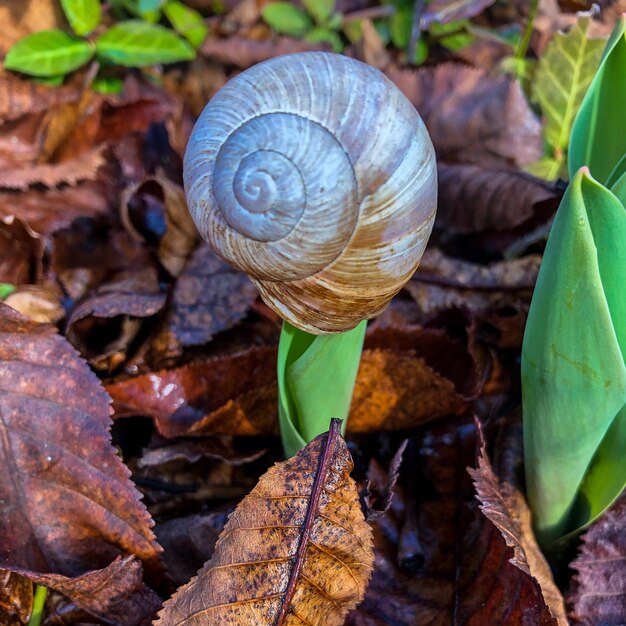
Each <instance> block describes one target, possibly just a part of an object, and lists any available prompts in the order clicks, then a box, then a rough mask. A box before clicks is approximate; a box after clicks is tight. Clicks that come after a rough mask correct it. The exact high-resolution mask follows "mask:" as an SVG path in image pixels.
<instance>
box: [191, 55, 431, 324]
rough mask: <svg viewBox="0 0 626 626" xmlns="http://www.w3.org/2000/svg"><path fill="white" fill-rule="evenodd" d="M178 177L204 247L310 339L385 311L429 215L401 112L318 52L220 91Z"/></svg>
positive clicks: (420, 134)
mask: <svg viewBox="0 0 626 626" xmlns="http://www.w3.org/2000/svg"><path fill="white" fill-rule="evenodd" d="M184 179H185V191H186V194H187V202H188V205H189V209H190V212H191V215H192V217H193V218H194V221H195V222H196V225H197V226H198V230H199V231H200V234H201V235H202V236H203V237H204V239H205V240H206V241H208V243H209V244H210V246H211V247H212V248H213V249H214V250H215V251H216V252H217V254H219V255H220V256H221V257H222V258H224V259H225V260H226V261H228V262H229V263H231V264H232V265H234V266H235V267H237V268H239V269H241V270H243V271H245V272H247V273H248V274H249V275H250V277H251V278H252V280H253V282H254V283H255V284H256V285H257V287H258V288H259V291H260V293H261V296H262V297H263V299H264V300H265V302H266V303H267V304H268V305H269V306H270V307H271V308H273V309H274V310H276V311H277V312H278V313H279V314H280V315H281V316H282V317H283V318H284V319H286V320H287V321H289V322H291V323H292V324H293V325H295V326H297V327H299V328H301V329H303V330H307V331H308V332H314V333H320V332H339V331H343V330H347V329H349V328H352V327H354V326H355V325H356V324H358V322H359V321H360V320H362V319H365V318H368V317H372V316H374V315H376V314H378V313H379V312H380V311H381V310H382V309H383V308H384V307H385V306H386V304H387V303H388V302H389V300H390V299H391V298H392V297H393V295H394V294H395V293H397V292H398V291H399V289H400V288H401V287H402V286H403V285H404V283H406V281H407V280H408V279H409V278H410V276H411V275H412V273H413V272H414V271H415V268H416V267H417V265H418V263H419V259H420V258H421V255H422V253H423V250H424V247H425V246H426V241H427V239H428V236H429V234H430V231H431V228H432V223H433V220H434V214H435V207H436V165H435V157H434V151H433V147H432V144H431V142H430V139H429V137H428V133H427V131H426V129H425V127H424V124H423V122H422V120H421V119H420V117H419V115H418V114H417V112H416V111H415V109H414V108H413V106H412V105H411V104H410V102H409V101H408V100H407V99H406V98H405V97H404V95H403V94H402V93H401V92H400V91H399V90H398V89H397V88H396V87H395V85H393V83H391V82H390V81H389V80H388V79H387V78H385V77H384V76H383V74H381V73H380V72H379V71H378V70H375V69H374V68H371V67H369V66H367V65H365V64H363V63H360V62H359V61H355V60H352V59H349V58H347V57H344V56H341V55H335V54H330V53H323V52H306V53H299V54H292V55H286V56H283V57H276V58H274V59H272V60H270V61H266V62H264V63H261V64H259V65H256V66H254V67H252V68H250V69H249V70H247V71H245V72H243V73H242V74H240V75H239V76H237V77H236V78H234V79H233V80H231V81H230V82H229V83H228V84H227V85H226V86H225V87H224V88H223V89H222V90H220V91H219V92H218V93H217V95H216V96H215V97H214V98H213V99H212V100H211V101H210V103H209V104H208V105H207V107H206V108H205V109H204V111H203V112H202V114H201V116H200V118H199V120H198V122H197V123H196V126H195V127H194V130H193V133H192V136H191V138H190V141H189V145H188V147H187V152H186V154H185V167H184Z"/></svg>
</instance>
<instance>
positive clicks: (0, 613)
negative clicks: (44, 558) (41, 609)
mask: <svg viewBox="0 0 626 626" xmlns="http://www.w3.org/2000/svg"><path fill="white" fill-rule="evenodd" d="M32 608H33V584H32V583H31V582H30V580H28V579H27V578H24V577H23V576H20V575H19V574H14V573H13V572H8V571H6V570H0V623H1V624H3V625H4V626H26V624H28V619H29V617H30V613H31V611H32Z"/></svg>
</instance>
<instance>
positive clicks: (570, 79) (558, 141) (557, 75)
mask: <svg viewBox="0 0 626 626" xmlns="http://www.w3.org/2000/svg"><path fill="white" fill-rule="evenodd" d="M588 26H589V18H588V17H581V18H579V19H578V21H577V22H576V24H575V26H574V27H573V28H572V29H571V30H570V31H569V32H568V33H566V34H564V33H556V34H555V35H554V37H553V39H552V41H551V42H550V43H549V44H548V47H547V48H546V51H545V53H544V55H543V56H542V57H541V59H540V60H539V63H538V64H537V71H536V73H535V78H534V80H533V81H532V83H531V84H532V94H531V95H532V100H533V101H534V102H536V103H537V104H539V106H540V107H541V112H542V114H543V118H544V126H543V134H544V137H545V139H546V141H547V142H548V143H549V144H550V149H551V154H550V155H549V158H551V159H552V160H553V161H554V162H555V165H554V167H552V168H550V169H549V170H547V171H546V176H545V178H547V179H548V180H554V179H555V178H557V177H558V175H559V172H560V171H561V169H562V167H563V165H564V164H565V158H566V154H567V146H568V143H569V137H570V131H571V128H572V123H573V121H574V116H575V115H576V112H577V111H578V108H579V106H580V103H581V102H582V99H583V96H584V95H585V91H586V90H587V88H588V87H589V84H590V83H591V80H592V78H593V75H594V72H595V71H596V69H597V67H598V64H599V63H600V56H601V54H602V48H603V47H604V40H602V39H594V38H590V37H589V36H588V35H587V29H588ZM580 165H582V163H581V164H580ZM574 171H576V170H574Z"/></svg>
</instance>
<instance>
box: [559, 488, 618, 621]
mask: <svg viewBox="0 0 626 626" xmlns="http://www.w3.org/2000/svg"><path fill="white" fill-rule="evenodd" d="M624 528H626V493H624V494H622V496H621V497H620V498H619V499H618V500H617V502H616V503H615V504H614V505H613V506H612V507H611V508H610V509H609V510H608V511H607V512H606V513H604V515H603V516H602V517H601V518H600V519H599V520H598V521H597V522H596V523H595V524H593V526H591V528H590V529H589V530H588V531H587V532H586V533H585V535H584V536H583V540H582V546H581V548H580V551H579V554H578V556H577V557H576V559H575V560H574V561H573V562H572V563H571V564H570V567H571V568H572V569H573V570H575V572H576V574H575V576H574V579H573V584H572V588H571V590H570V592H569V593H568V596H567V603H568V606H569V609H570V613H569V614H570V617H571V620H572V624H577V625H580V626H598V625H599V624H602V626H622V625H623V624H624V620H625V616H626V532H625V531H624Z"/></svg>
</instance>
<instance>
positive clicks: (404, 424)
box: [107, 348, 467, 437]
mask: <svg viewBox="0 0 626 626" xmlns="http://www.w3.org/2000/svg"><path fill="white" fill-rule="evenodd" d="M275 363H276V350H275V349H274V348H252V349H250V350H247V351H245V352H242V353H239V354H236V355H231V356H224V357H217V358H215V359H210V360H208V361H201V362H197V363H192V364H190V365H185V366H182V367H180V368H175V369H171V370H164V371H161V372H152V373H149V374H144V375H140V376H137V377H135V378H131V379H128V380H126V381H122V382H114V383H111V384H109V385H108V386H107V390H108V392H109V393H110V394H111V396H112V397H113V400H114V406H115V411H116V415H117V416H118V417H121V416H127V415H148V416H150V417H152V418H153V419H154V420H155V422H156V424H157V428H158V429H159V431H160V432H161V433H162V434H163V435H165V436H166V437H176V436H180V435H184V434H188V435H194V436H198V435H215V434H218V435H247V436H251V435H252V436H254V435H275V434H277V432H278V430H277V429H278V418H277V402H278V400H277V390H276V369H275ZM466 406H467V401H466V400H465V399H464V398H463V397H462V396H461V395H460V394H459V393H458V392H457V391H456V390H455V386H454V384H453V383H452V382H451V381H450V380H448V379H447V378H445V377H444V376H442V375H440V374H438V373H437V372H436V371H434V370H433V369H432V368H431V367H429V366H428V365H427V364H426V363H425V361H424V360H423V359H421V358H418V357H417V356H415V354H413V353H411V352H410V351H406V350H405V351H404V352H401V353H397V352H393V351H391V350H380V349H375V350H365V351H364V352H363V357H362V360H361V366H360V368H359V373H358V375H357V380H356V385H355V389H354V394H353V399H352V405H351V410H350V418H349V420H348V429H349V431H350V432H360V433H366V432H376V431H379V430H396V429H401V430H402V429H408V428H413V427H415V426H417V425H419V424H421V423H424V422H427V421H430V420H433V419H436V418H437V417H441V416H443V415H449V414H454V413H459V412H461V411H463V410H464V409H465V407H466Z"/></svg>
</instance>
